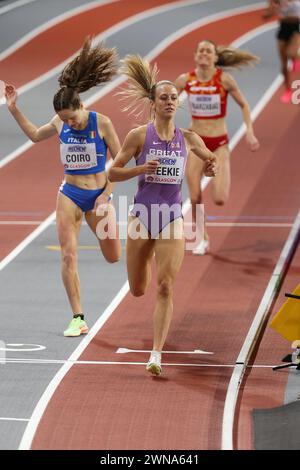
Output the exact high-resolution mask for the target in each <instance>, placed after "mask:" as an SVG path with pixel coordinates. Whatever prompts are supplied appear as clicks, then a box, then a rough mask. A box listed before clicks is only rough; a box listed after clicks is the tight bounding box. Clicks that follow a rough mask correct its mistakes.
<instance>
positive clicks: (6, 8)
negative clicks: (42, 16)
mask: <svg viewBox="0 0 300 470" xmlns="http://www.w3.org/2000/svg"><path fill="white" fill-rule="evenodd" d="M36 1H37V0H18V1H17V2H13V3H10V4H9V5H6V6H4V7H1V8H0V15H4V13H7V12H8V11H11V10H14V9H15V8H18V7H22V6H23V5H28V3H33V2H36Z"/></svg>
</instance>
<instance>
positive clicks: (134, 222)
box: [126, 216, 155, 287]
mask: <svg viewBox="0 0 300 470" xmlns="http://www.w3.org/2000/svg"><path fill="white" fill-rule="evenodd" d="M139 235H140V236H139ZM154 244H155V240H153V239H151V238H149V234H148V232H147V230H146V228H145V227H144V226H143V224H141V223H139V220H138V218H137V217H132V216H130V217H129V218H128V234H127V242H126V264H127V272H128V280H129V284H130V286H131V287H136V286H137V285H141V286H144V285H145V283H147V281H148V277H149V270H150V269H151V261H152V258H153V253H154Z"/></svg>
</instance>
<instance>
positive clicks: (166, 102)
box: [109, 55, 216, 375]
mask: <svg viewBox="0 0 300 470" xmlns="http://www.w3.org/2000/svg"><path fill="white" fill-rule="evenodd" d="M121 71H122V72H123V73H124V74H125V75H127V76H128V77H129V79H130V88H129V89H128V90H127V92H126V91H124V93H125V95H126V94H127V95H128V96H131V97H132V98H133V102H132V103H133V106H134V105H135V103H136V101H137V100H138V99H144V98H146V99H147V100H149V101H150V103H151V106H152V110H153V112H154V120H153V122H150V123H149V124H148V125H144V126H140V127H138V128H136V129H133V130H131V131H130V132H129V134H128V135H127V137H126V138H125V141H124V144H123V147H122V149H121V150H120V152H119V153H118V155H117V157H116V158H115V160H114V163H113V165H112V167H111V169H110V170H109V179H110V180H111V181H125V180H127V179H129V178H133V177H135V176H138V177H139V182H138V191H137V193H136V195H135V200H134V205H133V208H132V209H131V212H130V215H129V221H128V235H127V247H126V250H127V270H128V279H129V286H130V291H131V293H132V294H133V295H134V296H141V295H143V294H144V293H145V291H146V289H147V287H148V286H149V283H150V279H151V261H152V259H153V255H154V254H155V263H156V267H157V296H156V303H155V308H154V341H153V350H152V352H151V356H150V359H149V362H148V364H147V370H148V371H149V372H151V373H152V374H154V375H160V374H161V351H162V348H163V346H164V343H165V340H166V336H167V333H168V330H169V326H170V322H171V318H172V314H173V292H172V291H173V284H174V281H175V277H176V275H177V273H178V271H179V269H180V266H181V264H182V261H183V256H184V235H183V218H182V211H181V202H182V199H181V184H182V180H183V178H184V171H185V165H186V160H187V157H188V153H189V151H190V150H193V152H194V153H195V155H197V156H198V157H199V158H201V159H202V160H204V172H205V174H206V175H208V176H214V175H215V170H216V166H215V162H216V157H215V156H214V154H213V153H212V152H210V151H209V150H208V149H207V147H206V146H205V145H204V143H203V141H202V139H201V138H200V137H199V136H198V135H197V134H196V133H195V132H192V131H187V130H184V129H179V128H176V127H175V124H174V117H175V113H176V110H177V107H178V93H177V90H176V88H175V86H174V85H173V83H172V82H169V81H165V80H163V81H160V82H158V83H156V67H154V69H152V70H151V68H150V66H149V64H148V62H147V61H145V60H143V59H141V58H140V57H139V56H135V55H129V56H127V57H126V58H125V59H124V61H123V68H122V69H121ZM127 109H128V108H127ZM132 157H134V158H135V159H136V167H135V168H124V167H125V165H126V164H127V163H128V162H129V160H131V158H132ZM159 213H160V216H161V220H160V219H159Z"/></svg>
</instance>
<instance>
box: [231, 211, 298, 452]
mask: <svg viewBox="0 0 300 470" xmlns="http://www.w3.org/2000/svg"><path fill="white" fill-rule="evenodd" d="M299 233H300V212H299V213H298V215H297V217H296V219H295V221H294V224H293V227H292V229H291V231H290V233H289V236H288V238H287V240H286V242H285V245H284V247H283V249H282V252H281V254H280V256H279V259H278V261H277V264H276V266H275V268H274V271H273V273H272V275H271V278H270V281H269V283H268V285H267V288H266V290H265V293H264V295H263V298H262V300H261V302H260V304H259V307H258V309H257V311H256V314H255V317H254V320H253V322H252V325H251V327H250V329H249V331H248V334H247V336H246V339H245V341H244V344H243V346H242V349H241V351H240V353H239V355H238V358H237V360H236V366H235V368H234V370H233V372H232V376H231V379H230V382H229V385H228V388H227V394H226V398H225V405H224V413H223V422H222V450H233V448H234V446H233V431H234V419H235V409H236V403H237V399H238V394H239V390H240V386H241V384H242V380H243V376H244V373H245V370H246V367H247V365H248V361H249V359H250V357H251V354H252V352H253V350H254V348H255V346H256V343H257V342H258V340H259V335H260V332H261V330H262V329H263V327H264V326H265V323H266V320H267V318H268V315H269V312H270V307H271V305H272V303H273V300H274V299H275V296H276V295H277V293H278V291H279V289H280V287H281V284H282V280H283V278H284V276H285V274H286V271H287V269H288V266H289V261H290V259H291V258H292V256H293V254H294V252H295V250H296V248H297V239H298V237H299ZM251 367H252V366H251Z"/></svg>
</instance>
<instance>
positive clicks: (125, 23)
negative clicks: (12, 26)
mask: <svg viewBox="0 0 300 470" xmlns="http://www.w3.org/2000/svg"><path fill="white" fill-rule="evenodd" d="M206 1H209V0H182V1H180V2H175V3H174V4H173V3H171V4H169V5H163V6H161V7H155V8H152V9H150V10H148V11H147V14H146V15H145V13H139V14H137V15H134V16H132V17H130V18H129V19H126V20H124V21H121V22H120V23H117V25H114V26H112V27H111V28H109V29H107V30H106V31H104V32H103V33H101V34H100V35H98V36H97V37H96V38H95V40H96V41H98V40H104V39H106V38H107V37H109V36H110V35H112V34H114V33H116V32H118V31H120V30H121V29H125V28H126V27H130V26H131V25H132V24H133V23H135V22H137V21H140V20H144V19H146V18H150V17H151V16H154V15H156V14H158V13H162V12H165V11H167V10H174V9H175V8H182V7H184V6H189V5H192V4H198V3H204V2H206ZM263 6H264V2H260V3H257V4H255V5H250V6H249V5H248V6H244V7H238V8H233V9H231V10H227V11H226V12H223V14H222V13H215V14H212V15H209V16H207V17H205V18H202V19H201V20H197V21H195V22H193V23H191V25H187V26H185V27H183V28H180V29H179V30H178V31H176V32H175V33H174V34H171V35H170V36H168V38H166V39H164V40H163V41H161V42H160V43H159V44H158V45H157V46H156V47H155V48H154V49H152V50H151V51H150V52H149V53H148V54H147V55H146V56H145V58H146V59H148V60H149V61H151V60H153V59H154V58H155V57H156V56H157V55H159V54H160V53H161V52H162V51H163V50H165V49H166V48H167V47H168V46H170V45H171V44H172V43H173V42H174V41H176V40H177V39H180V38H181V37H182V36H184V35H185V34H187V33H189V32H190V31H192V30H195V29H197V28H199V27H201V26H204V25H206V24H209V23H212V22H214V21H217V20H221V19H223V18H227V17H231V16H233V15H234V14H239V13H246V12H248V11H255V10H259V9H260V8H262V7H263ZM190 26H191V29H190ZM259 34H261V32H259ZM77 53H78V51H77V52H76V53H75V54H73V56H71V57H69V58H68V59H66V60H65V61H64V62H62V63H61V64H59V65H58V66H56V67H55V68H53V69H51V70H50V71H48V72H47V73H45V74H43V75H41V76H40V77H37V78H36V79H34V80H32V81H31V82H29V83H27V84H26V85H23V86H22V87H20V88H19V89H18V94H19V95H20V94H22V93H25V92H26V91H29V90H30V89H32V88H33V87H35V86H37V85H40V84H41V83H43V82H44V81H46V80H48V79H49V78H51V77H53V76H54V75H57V74H58V73H60V71H61V70H62V69H63V68H64V66H65V65H66V64H67V63H68V62H69V61H70V60H71V59H72V58H74V57H75V56H76V55H77ZM126 80H127V79H126V77H118V78H116V79H115V80H113V81H112V82H111V83H110V84H108V85H105V86H104V87H103V88H102V89H101V90H100V91H98V92H96V93H94V94H93V95H91V96H90V97H89V98H88V99H87V100H85V105H86V106H87V107H89V106H90V105H91V104H93V103H94V102H95V101H98V100H99V99H100V98H102V97H103V96H105V95H106V94H108V93H110V92H111V91H112V90H113V89H115V88H116V87H118V86H119V85H121V84H122V83H124V82H125V81H126ZM4 103H5V99H3V100H0V106H1V105H3V104H4ZM240 132H241V137H242V135H243V130H241V131H240ZM241 137H240V138H241ZM238 140H239V139H238ZM33 145H34V144H33V142H31V141H27V142H25V143H24V144H23V145H22V146H20V147H19V148H17V149H15V150H14V151H13V152H11V153H10V154H8V155H7V156H6V157H4V158H2V159H1V161H0V169H1V168H2V167H3V166H5V165H7V164H8V163H10V162H11V161H12V160H14V159H15V158H17V157H19V156H20V155H21V154H22V153H23V152H25V151H26V150H28V149H29V148H31V147H32V146H33Z"/></svg>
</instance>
